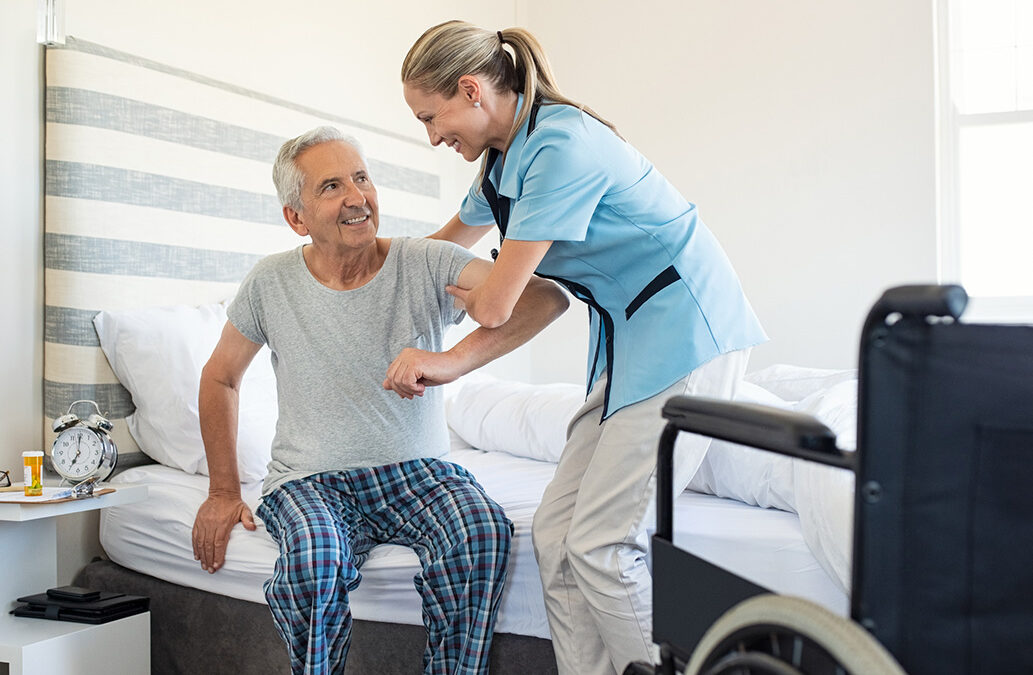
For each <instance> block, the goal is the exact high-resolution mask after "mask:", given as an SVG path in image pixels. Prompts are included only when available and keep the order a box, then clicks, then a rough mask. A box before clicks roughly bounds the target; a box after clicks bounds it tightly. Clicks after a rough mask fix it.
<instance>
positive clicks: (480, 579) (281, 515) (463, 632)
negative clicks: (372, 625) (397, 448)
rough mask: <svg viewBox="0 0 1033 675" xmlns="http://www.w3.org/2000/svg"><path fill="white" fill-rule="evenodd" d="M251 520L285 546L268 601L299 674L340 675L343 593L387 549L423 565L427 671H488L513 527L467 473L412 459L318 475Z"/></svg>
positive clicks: (347, 624) (265, 504)
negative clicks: (377, 550) (403, 549)
mask: <svg viewBox="0 0 1033 675" xmlns="http://www.w3.org/2000/svg"><path fill="white" fill-rule="evenodd" d="M257 515H258V517H259V518H261V519H262V520H263V521H264V522H265V526H266V529H268V531H269V533H270V534H271V535H272V537H273V540H274V541H276V542H277V543H278V544H279V546H280V557H279V558H278V559H277V561H276V565H275V568H274V569H273V576H272V577H271V578H270V579H269V580H268V581H266V583H265V595H266V599H267V600H268V602H269V608H270V609H271V610H272V613H273V618H274V619H275V620H276V625H277V629H278V630H279V632H280V636H281V637H282V638H283V640H284V641H285V642H286V643H287V646H288V648H289V651H290V659H291V670H292V671H293V672H294V673H295V674H299V673H306V674H315V673H320V674H323V673H340V672H343V670H344V663H345V659H346V658H347V656H348V645H349V642H350V638H351V612H350V610H349V609H348V591H351V590H354V589H355V588H356V587H357V586H358V585H359V582H360V581H361V580H362V575H361V574H360V572H359V568H360V567H361V566H362V563H363V562H364V561H365V560H366V557H367V555H368V554H369V551H370V549H372V548H373V547H374V546H376V545H377V544H382V543H391V544H401V545H404V546H408V547H410V548H412V549H413V550H414V551H415V552H416V555H417V556H418V557H419V559H420V562H421V564H422V566H423V572H422V573H421V574H418V575H417V576H415V577H414V578H413V581H414V582H415V584H416V588H417V590H418V591H419V592H420V595H421V596H422V597H423V623H424V625H425V626H426V627H427V637H428V640H427V648H426V650H425V652H424V654H423V666H424V672H425V673H428V674H430V673H433V674H445V673H448V674H449V675H451V674H460V673H462V674H466V673H470V674H473V673H487V672H488V651H489V648H490V646H491V637H492V629H493V627H494V625H495V616H496V614H497V613H498V607H499V600H500V599H501V597H502V588H503V585H504V584H505V580H506V568H507V564H508V561H509V547H510V537H511V536H512V530H513V525H512V523H511V522H510V521H509V519H508V518H506V516H505V514H504V513H503V511H502V507H500V506H499V505H498V504H496V503H495V502H494V501H492V500H491V498H490V497H488V495H487V494H485V492H484V488H482V487H481V486H480V485H479V484H478V483H477V481H476V480H475V479H474V478H473V476H472V475H470V474H469V473H468V472H467V471H466V470H465V469H463V468H462V467H460V466H457V465H455V464H451V463H449V462H444V461H441V460H437V459H418V460H413V461H409V462H403V463H400V464H389V465H386V466H377V467H371V468H367V469H355V470H352V471H330V472H325V473H320V474H315V475H312V476H308V477H307V478H303V479H300V480H293V481H290V482H288V483H285V484H284V485H282V486H280V487H279V488H277V489H276V490H274V491H273V492H272V493H270V494H269V495H267V496H266V497H265V498H264V499H263V500H262V504H261V506H259V508H258V513H257Z"/></svg>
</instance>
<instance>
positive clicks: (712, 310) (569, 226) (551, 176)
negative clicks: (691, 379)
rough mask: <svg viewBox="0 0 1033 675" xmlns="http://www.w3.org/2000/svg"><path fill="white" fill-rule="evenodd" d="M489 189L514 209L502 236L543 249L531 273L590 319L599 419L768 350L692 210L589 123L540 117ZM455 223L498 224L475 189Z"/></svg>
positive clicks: (563, 113)
mask: <svg viewBox="0 0 1033 675" xmlns="http://www.w3.org/2000/svg"><path fill="white" fill-rule="evenodd" d="M520 105H523V97H522V96H521V97H520V103H519V104H518V107H519V106H520ZM500 165H501V166H500ZM489 180H491V183H492V184H493V185H494V186H495V187H496V189H497V191H498V193H499V194H500V195H502V196H505V197H509V198H510V200H511V207H510V214H509V222H508V226H507V229H506V233H505V236H506V237H507V238H510V239H517V240H521V241H543V240H552V241H553V244H552V246H551V247H550V248H549V251H548V253H547V254H546V255H545V257H544V258H543V259H542V262H541V264H539V266H538V269H537V273H538V274H539V275H541V276H544V277H548V278H554V279H556V280H557V281H561V282H562V283H564V285H565V286H566V287H567V289H568V290H569V291H571V293H572V294H573V295H575V296H576V297H578V298H579V299H580V300H582V301H585V302H587V303H588V305H589V307H590V312H589V314H590V320H591V324H590V343H589V352H588V389H589V390H591V388H592V386H594V384H595V382H596V381H597V380H598V379H599V377H600V375H602V373H604V372H607V373H608V378H607V382H606V387H607V392H606V396H605V399H604V407H603V417H602V419H606V418H607V417H609V416H610V415H612V414H613V413H614V412H616V411H617V410H619V409H621V408H623V407H624V406H627V405H631V404H632V403H637V402H639V401H642V400H645V399H647V398H650V397H652V396H655V395H656V394H658V393H660V392H662V391H663V390H665V389H667V388H668V387H670V386H671V385H672V384H674V383H675V382H677V381H678V380H680V379H681V378H683V377H685V376H686V375H687V374H688V373H690V372H691V371H693V370H695V369H696V368H697V367H699V366H700V365H702V364H704V363H706V362H707V361H709V360H710V359H712V358H714V357H715V356H717V355H719V354H724V353H726V352H730V351H735V350H737V349H743V348H746V347H751V346H754V345H756V344H759V343H761V342H764V341H765V340H766V339H767V336H766V335H765V334H764V330H763V329H762V328H761V326H760V322H759V321H758V320H757V317H756V315H755V314H754V313H753V309H752V308H751V307H750V304H749V301H747V299H746V296H745V295H744V293H743V290H742V286H741V285H740V283H739V279H738V277H737V276H736V274H735V271H734V270H733V269H732V265H731V263H730V262H729V260H728V257H727V256H726V255H725V252H724V250H723V249H722V248H721V246H720V244H719V243H718V242H717V239H716V238H715V237H714V235H713V234H712V233H711V232H710V230H709V229H707V227H706V226H705V225H704V224H703V222H702V221H701V220H700V219H699V218H698V216H697V213H696V207H695V205H694V204H691V203H689V202H688V201H686V200H685V198H684V197H682V196H681V194H679V192H678V191H677V190H676V189H675V188H674V186H673V185H671V184H670V183H669V182H668V181H667V179H666V178H664V177H663V176H662V175H661V174H660V172H659V171H657V170H656V168H655V167H654V166H653V165H652V164H651V163H650V162H649V161H648V160H647V159H646V158H645V157H643V156H642V155H641V154H640V153H639V152H638V151H637V150H635V148H633V147H632V146H631V145H630V144H628V143H627V142H625V141H623V140H622V139H621V138H619V137H618V136H617V135H616V134H614V133H613V132H612V131H611V130H610V129H609V128H607V127H606V126H605V125H604V124H602V123H601V122H599V121H598V120H596V119H595V118H593V117H592V116H590V115H588V114H586V113H583V112H581V111H580V110H578V109H577V108H574V107H572V106H567V105H548V104H546V105H541V106H540V108H539V111H538V115H537V122H536V125H535V127H534V129H533V130H532V131H531V133H530V135H528V134H527V122H525V123H524V127H523V128H521V129H520V130H519V131H518V132H517V134H516V137H515V138H514V139H513V143H512V144H511V145H510V147H509V150H508V151H507V153H506V155H505V160H504V163H503V162H496V163H495V166H494V167H493V168H492V171H491V172H490V174H489ZM459 218H460V220H462V221H463V223H465V224H466V225H473V226H478V225H491V224H494V223H495V220H494V217H493V215H492V211H491V207H490V205H489V204H488V201H487V200H486V199H485V197H484V195H483V194H482V192H481V186H480V184H479V183H478V182H476V181H475V183H474V185H473V186H472V187H471V188H470V192H469V194H468V195H467V196H466V198H465V199H464V200H463V205H462V207H461V208H460V211H459Z"/></svg>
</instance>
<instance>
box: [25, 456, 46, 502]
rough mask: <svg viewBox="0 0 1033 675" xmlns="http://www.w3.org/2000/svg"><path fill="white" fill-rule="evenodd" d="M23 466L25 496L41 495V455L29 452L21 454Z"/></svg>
mask: <svg viewBox="0 0 1033 675" xmlns="http://www.w3.org/2000/svg"><path fill="white" fill-rule="evenodd" d="M22 462H23V463H24V464H25V496H26V497H38V496H40V495H42V494H43V453H42V452H41V451H40V450H30V451H29V452H23V453H22Z"/></svg>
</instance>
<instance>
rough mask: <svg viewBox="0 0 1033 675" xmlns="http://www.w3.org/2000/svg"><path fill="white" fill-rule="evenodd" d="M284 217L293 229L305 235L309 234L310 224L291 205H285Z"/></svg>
mask: <svg viewBox="0 0 1033 675" xmlns="http://www.w3.org/2000/svg"><path fill="white" fill-rule="evenodd" d="M283 219H284V220H286V221H287V224H288V225H290V226H291V229H292V230H294V231H295V232H297V233H298V234H300V235H301V236H303V237H305V236H307V235H308V226H307V225H305V223H304V222H302V220H301V214H300V213H298V212H297V211H295V210H294V209H292V208H291V207H289V206H285V207H283Z"/></svg>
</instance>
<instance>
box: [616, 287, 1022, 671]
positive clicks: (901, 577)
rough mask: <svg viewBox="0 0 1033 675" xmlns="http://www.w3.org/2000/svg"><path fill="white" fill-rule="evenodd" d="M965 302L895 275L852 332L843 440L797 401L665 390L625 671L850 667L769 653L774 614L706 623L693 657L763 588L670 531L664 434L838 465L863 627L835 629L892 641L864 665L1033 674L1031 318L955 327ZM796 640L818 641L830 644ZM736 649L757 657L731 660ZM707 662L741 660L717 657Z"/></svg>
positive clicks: (773, 647)
mask: <svg viewBox="0 0 1033 675" xmlns="http://www.w3.org/2000/svg"><path fill="white" fill-rule="evenodd" d="M966 304H967V295H966V294H965V291H964V290H963V289H962V288H961V287H960V286H901V287H897V288H893V289H890V290H888V291H887V292H886V293H884V294H883V296H882V297H881V298H880V299H879V301H878V302H877V303H876V304H875V306H874V307H873V308H872V310H871V312H870V313H869V315H868V318H867V320H866V322H865V326H864V329H863V332H862V337H861V347H860V359H859V368H858V429H857V450H856V451H854V452H850V451H843V450H841V449H840V448H838V447H837V446H836V438H835V435H834V434H833V432H832V431H831V430H829V429H828V428H827V427H826V426H825V425H823V424H822V423H821V422H819V421H818V420H816V419H814V418H813V417H810V416H808V415H803V414H799V413H794V412H787V411H782V410H775V409H771V408H766V407H764V406H756V405H749V404H740V403H732V402H727V401H715V400H708V399H702V398H695V397H686V396H678V397H674V398H672V399H670V400H669V401H668V402H667V404H666V405H665V406H664V409H663V415H664V417H665V418H666V419H667V420H668V423H667V426H666V427H665V429H664V431H663V433H662V435H661V438H660V444H659V450H658V458H657V462H658V465H657V529H656V533H655V535H654V537H653V541H652V546H653V579H654V582H653V640H654V642H656V643H657V644H658V645H660V653H661V662H660V664H659V665H657V666H654V665H652V664H650V665H648V666H646V665H645V664H632V665H631V666H629V668H628V670H627V671H626V673H653V672H658V673H664V675H673V674H674V673H675V672H676V671H678V670H679V669H681V668H684V667H685V666H686V665H687V664H689V663H690V662H691V663H693V664H697V663H698V664H700V665H694V666H693V670H692V673H693V675H694V674H695V673H696V672H708V673H717V672H749V673H760V672H764V673H767V672H770V673H808V674H810V673H819V672H822V673H823V672H829V673H845V672H849V668H848V667H847V666H845V665H844V664H843V663H842V662H838V661H837V660H836V659H835V658H832V659H829V658H825V656H822V657H821V658H810V659H808V658H807V657H806V656H804V657H800V656H799V655H798V654H797V655H795V656H793V658H792V659H789V661H792V662H788V661H786V660H784V659H781V657H777V654H776V657H777V658H776V657H772V656H771V654H770V652H772V651H774V652H779V651H780V649H781V650H782V651H785V650H786V647H785V646H784V645H783V646H782V647H780V641H781V640H782V638H781V637H777V636H784V634H785V629H786V628H787V627H786V626H782V627H779V628H778V630H774V629H772V628H771V627H770V626H768V627H767V628H765V630H762V631H761V633H762V635H761V638H760V639H759V640H756V641H755V642H756V643H757V644H758V645H759V646H749V647H744V645H746V644H747V641H746V640H745V637H744V636H745V635H747V634H748V633H749V632H750V631H744V630H741V629H740V630H739V632H738V634H737V635H738V637H736V639H734V640H727V639H726V640H720V639H716V641H715V639H714V638H713V636H710V639H709V642H710V644H709V645H708V648H713V647H714V645H715V644H717V645H720V647H719V648H718V649H716V650H715V653H713V654H704V655H700V654H698V653H697V654H694V651H697V649H696V647H697V645H699V643H700V642H701V640H703V639H704V638H705V637H707V632H708V631H712V629H713V624H715V622H717V621H718V620H719V618H721V617H722V615H726V612H728V610H729V609H730V608H733V607H735V606H737V605H739V604H740V603H743V602H744V601H747V600H748V599H750V598H755V597H756V596H762V595H764V594H768V593H770V591H769V590H768V589H766V588H763V587H761V586H759V585H757V584H754V583H752V582H750V581H748V580H746V579H743V578H741V577H739V576H737V575H735V574H733V573H731V572H729V571H727V570H725V569H723V568H720V567H718V566H716V565H713V564H711V563H709V562H707V561H706V560H703V559H701V558H699V557H697V556H695V555H693V554H691V553H689V552H687V551H684V550H682V549H679V548H678V547H677V546H675V545H674V543H673V521H672V514H673V494H672V492H673V490H672V475H673V450H674V442H675V439H676V437H677V436H678V434H679V433H681V432H692V433H698V434H702V435H706V436H710V437H713V438H718V439H723V440H727V441H731V442H734V443H739V444H742V445H747V446H753V447H756V448H760V449H764V450H769V451H773V452H777V453H781V454H784V455H787V456H790V457H795V458H800V459H805V460H808V461H812V462H819V463H821V464H824V465H828V466H832V467H839V468H843V469H848V470H851V471H853V472H854V473H855V495H854V503H855V511H854V535H853V546H854V548H853V568H852V591H851V604H850V616H851V619H852V620H853V621H854V622H856V624H857V625H859V626H861V627H863V629H864V630H863V631H862V630H857V629H856V627H853V628H852V630H857V633H858V634H860V635H861V637H862V638H863V639H864V640H867V639H868V638H867V636H868V635H870V636H872V637H874V639H875V640H869V642H872V645H871V647H872V649H874V650H883V648H885V650H886V651H888V653H889V654H892V658H891V659H888V660H886V661H878V658H882V657H878V655H876V657H877V658H876V660H875V661H868V662H867V663H884V662H885V663H887V664H888V663H889V662H892V660H893V659H896V662H898V663H899V664H900V667H902V668H903V669H904V670H906V671H907V672H909V673H911V674H912V675H924V674H930V675H931V674H933V673H936V674H937V675H943V674H949V673H1004V672H1033V506H1031V505H1033V499H1024V497H1026V496H1027V495H1029V494H1030V493H1031V492H1033V491H1030V490H1028V489H1027V487H1026V485H1025V484H1024V483H1025V477H1026V475H1029V474H1033V471H1031V469H1033V327H1030V326H999V325H979V324H963V323H960V322H958V321H957V319H959V318H960V316H961V314H962V312H963V311H964V308H965V305H966ZM1023 469H1025V471H1023ZM815 607H816V606H815ZM822 611H824V610H822ZM726 616H727V615H726ZM830 616H831V617H832V618H833V619H838V620H841V621H844V622H846V619H843V618H841V617H834V616H832V615H831V614H830ZM823 620H824V619H823ZM765 621H766V622H767V623H772V622H773V621H767V620H765ZM790 623H791V622H790ZM788 628H789V629H791V628H792V626H788ZM806 637H807V641H806V644H807V645H810V646H811V647H813V649H814V650H816V651H817V652H821V653H823V654H825V655H826V656H827V654H828V653H830V652H833V653H834V652H835V651H836V650H835V649H829V647H835V645H824V646H822V645H821V644H820V643H821V636H815V635H808V636H806ZM876 641H877V642H876ZM880 645H881V646H880ZM862 646H863V645H862ZM752 649H756V650H759V651H760V652H764V653H761V654H756V655H755V656H756V658H753V657H750V658H747V656H749V655H745V654H744V653H743V652H744V651H748V650H752ZM794 649H795V650H796V651H799V649H800V647H799V638H798V637H797V638H796V647H795V648H794ZM762 657H763V658H762ZM722 660H724V662H726V663H729V664H731V663H733V662H736V663H738V662H741V663H754V664H755V665H754V666H753V667H747V668H744V669H735V670H732V669H730V668H729V669H725V670H722V669H721V667H720V664H721V663H722ZM775 661H778V662H779V663H775ZM808 662H810V664H811V666H813V668H814V669H813V670H811V669H808V668H809V666H808ZM765 664H766V665H765ZM779 664H781V665H779ZM813 664H818V665H816V666H815V665H813ZM855 667H856V666H855ZM869 667H873V666H869ZM880 667H881V666H880ZM885 667H886V669H887V670H886V672H900V671H893V670H892V669H891V667H890V666H889V665H886V666H885ZM686 672H688V671H686ZM862 675H868V673H863V674H862Z"/></svg>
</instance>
